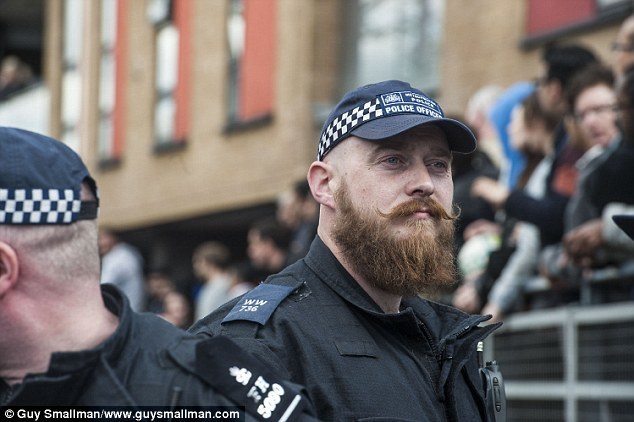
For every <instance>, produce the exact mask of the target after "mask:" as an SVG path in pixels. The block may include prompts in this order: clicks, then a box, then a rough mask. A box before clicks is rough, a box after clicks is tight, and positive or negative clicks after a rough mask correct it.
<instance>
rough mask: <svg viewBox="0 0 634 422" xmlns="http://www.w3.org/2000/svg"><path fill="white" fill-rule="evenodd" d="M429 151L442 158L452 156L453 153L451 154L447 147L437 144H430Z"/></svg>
mask: <svg viewBox="0 0 634 422" xmlns="http://www.w3.org/2000/svg"><path fill="white" fill-rule="evenodd" d="M429 149H430V151H431V153H432V154H433V155H437V156H439V157H444V158H452V157H453V155H452V154H451V151H449V149H447V148H442V147H438V146H432V147H430V148H429Z"/></svg>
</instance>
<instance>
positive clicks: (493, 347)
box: [485, 303, 634, 422]
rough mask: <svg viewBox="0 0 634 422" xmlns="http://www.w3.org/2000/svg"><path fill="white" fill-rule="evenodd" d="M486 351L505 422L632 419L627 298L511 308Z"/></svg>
mask: <svg viewBox="0 0 634 422" xmlns="http://www.w3.org/2000/svg"><path fill="white" fill-rule="evenodd" d="M485 351H486V352H485V353H486V355H485V357H486V358H487V359H488V360H491V359H492V358H495V360H497V361H498V363H499V364H500V369H501V371H502V374H503V375H504V379H505V383H506V396H507V401H508V407H507V416H508V421H509V422H518V421H522V422H524V421H540V422H543V421H557V422H560V421H565V422H577V421H579V422H581V421H584V422H585V421H592V422H617V421H619V422H620V421H634V303H616V304H604V305H596V306H568V307H564V308H558V309H545V310H537V311H532V312H527V313H522V314H515V315H512V316H510V317H509V318H508V319H507V320H505V324H504V326H503V327H502V328H501V329H500V330H498V331H497V332H496V333H495V334H494V335H493V336H492V337H491V338H490V339H489V340H488V342H487V346H486V348H485Z"/></svg>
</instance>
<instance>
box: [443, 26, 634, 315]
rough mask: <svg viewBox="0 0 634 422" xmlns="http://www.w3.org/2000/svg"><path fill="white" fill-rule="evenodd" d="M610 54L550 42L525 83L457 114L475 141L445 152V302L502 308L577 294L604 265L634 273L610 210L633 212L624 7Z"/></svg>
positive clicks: (632, 257) (633, 32)
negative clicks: (457, 152) (454, 153)
mask: <svg viewBox="0 0 634 422" xmlns="http://www.w3.org/2000/svg"><path fill="white" fill-rule="evenodd" d="M613 54H614V55H613V58H612V65H611V66H610V65H609V64H606V63H602V62H601V60H600V59H599V57H598V56H597V55H596V54H595V53H594V52H593V51H592V50H591V49H590V48H588V47H586V46H583V45H578V44H565V45H552V46H549V47H547V48H545V49H544V50H543V53H542V55H541V69H542V72H541V74H540V75H537V77H536V79H535V81H534V82H533V83H517V84H515V85H513V86H511V87H510V88H508V89H507V90H502V89H500V88H498V87H493V86H487V87H484V88H482V89H481V90H480V91H478V92H477V93H476V94H475V95H474V96H473V97H472V99H471V101H470V103H469V107H468V110H467V113H466V116H467V122H468V123H469V124H471V126H472V127H473V130H474V131H475V133H476V134H477V136H478V139H479V140H480V146H481V148H480V152H479V153H478V154H476V155H472V156H470V157H468V158H467V159H466V161H465V160H464V159H462V158H461V159H460V160H456V161H454V166H455V170H454V177H455V182H456V203H457V205H458V206H459V207H460V208H461V209H462V211H463V214H462V219H461V220H460V223H459V227H458V230H457V232H456V234H457V237H456V244H457V245H458V247H459V252H458V255H457V256H458V259H457V260H458V267H459V269H460V276H461V284H460V286H459V287H458V288H457V290H456V291H455V292H454V294H453V296H452V297H451V298H449V300H450V301H451V303H452V304H453V305H454V306H456V307H458V308H460V309H463V310H465V311H466V312H482V313H484V314H492V315H493V317H494V318H493V320H501V319H502V318H503V316H505V315H508V314H509V313H511V312H514V311H518V310H525V309H534V308H539V307H545V306H556V305H561V304H565V303H570V302H578V301H579V300H580V297H579V296H580V291H581V288H582V285H584V283H589V282H591V281H592V280H593V278H595V279H596V278H600V277H603V278H606V277H605V274H609V277H610V278H611V279H617V280H618V279H620V280H627V279H628V278H631V277H633V276H634V242H632V240H631V239H630V238H629V237H627V235H625V233H623V232H622V231H621V230H619V229H618V227H617V226H616V224H615V223H614V221H613V220H612V216H614V215H617V214H632V213H633V212H634V188H633V186H634V171H632V165H634V157H633V153H634V149H633V143H632V141H631V138H630V133H631V131H632V126H631V122H632V115H633V113H634V111H633V110H632V108H631V100H630V98H631V96H630V91H629V90H631V89H632V86H633V85H634V18H629V19H627V20H626V21H625V22H624V23H623V25H622V27H621V29H620V31H619V33H618V37H617V39H616V41H615V42H614V44H613ZM492 145H494V146H492ZM500 151H502V154H500ZM500 155H501V156H502V158H501V159H500ZM626 289H628V288H626ZM536 292H539V294H536ZM618 299H620V300H632V299H634V290H633V289H632V288H631V287H629V294H628V293H626V294H625V296H621V297H620V298H618Z"/></svg>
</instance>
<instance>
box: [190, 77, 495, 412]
mask: <svg viewBox="0 0 634 422" xmlns="http://www.w3.org/2000/svg"><path fill="white" fill-rule="evenodd" d="M474 149H475V139H474V137H473V135H472V133H471V132H470V131H469V130H468V129H467V128H466V127H465V126H464V125H463V124H462V123H459V122H457V121H455V120H450V119H447V118H445V117H444V114H443V111H442V110H441V108H440V107H439V105H438V104H437V103H436V102H435V101H433V100H432V99H431V98H429V97H428V96H426V95H425V94H423V93H422V92H421V91H419V90H417V89H415V88H412V87H411V86H410V85H409V84H407V83H404V82H400V81H385V82H381V83H378V84H374V85H367V86H364V87H362V88H358V89H356V90H354V91H352V92H350V93H348V94H347V95H345V97H344V98H343V99H342V100H341V102H340V103H339V104H338V105H337V106H336V107H335V109H334V110H333V111H332V113H331V114H330V116H329V117H328V120H327V121H326V123H325V124H324V127H323V130H322V134H321V139H320V141H319V147H318V156H317V161H315V162H314V163H313V164H312V165H311V166H310V169H309V171H308V181H309V183H310V188H311V191H312V194H313V196H314V197H315V199H316V200H317V201H318V202H319V204H320V216H319V227H318V235H317V237H316V238H315V240H314V242H313V244H312V246H311V249H310V251H309V252H308V255H307V256H306V257H305V258H304V259H303V260H300V261H299V262H297V263H295V264H293V265H291V266H289V267H287V268H286V269H285V270H283V271H282V272H280V273H279V274H277V275H274V276H271V277H269V278H268V279H267V280H266V281H265V282H264V283H262V284H260V285H259V286H258V287H257V288H256V289H254V290H253V291H251V292H250V293H247V294H246V295H245V296H243V297H241V298H238V299H237V300H234V301H233V302H229V303H228V304H227V305H225V306H224V307H222V308H220V309H219V310H218V311H216V312H214V313H212V314H211V315H209V316H207V317H206V318H204V319H203V320H201V321H199V322H198V323H197V324H195V325H194V327H192V329H191V331H193V332H196V333H205V334H207V335H219V334H225V335H228V336H230V337H232V338H233V339H234V340H235V341H236V342H237V343H238V344H240V345H241V346H242V347H243V348H245V349H247V350H249V351H251V352H252V353H253V354H255V355H256V356H258V357H260V358H262V359H263V360H265V361H266V362H268V364H269V366H270V367H272V368H275V369H277V370H279V371H285V373H286V374H288V376H290V379H291V380H293V381H295V382H298V383H303V384H304V385H306V386H307V389H308V392H309V395H310V396H311V398H312V400H313V402H314V403H315V405H316V406H317V413H318V416H319V417H320V418H323V419H326V420H338V421H339V420H350V419H355V420H357V419H359V420H363V419H365V418H368V420H369V419H372V420H411V421H423V420H424V421H446V420H461V421H466V420H468V421H476V420H487V419H488V418H489V415H488V414H487V413H488V411H487V405H486V403H485V400H484V397H483V396H484V390H485V389H484V386H483V382H482V379H481V377H480V373H479V370H478V359H477V357H476V345H477V343H478V342H479V341H481V340H482V339H484V338H485V337H486V336H487V335H488V334H489V333H490V332H491V331H492V330H493V329H495V327H496V326H497V325H496V326H487V327H479V326H478V325H479V324H480V323H481V322H483V321H485V320H487V319H488V317H483V316H469V315H467V314H464V313H462V312H460V311H458V310H456V309H454V308H450V307H447V306H443V305H440V304H437V303H433V302H430V301H427V300H423V299H420V298H419V297H418V295H419V294H426V293H430V292H432V291H434V290H436V289H438V288H439V287H442V286H446V285H448V284H451V283H452V282H453V279H454V268H453V257H452V236H453V220H454V219H455V216H454V215H453V213H452V211H451V210H452V197H453V182H452V177H451V159H452V153H453V152H459V153H469V152H471V151H473V150H474ZM494 378H496V379H497V377H494Z"/></svg>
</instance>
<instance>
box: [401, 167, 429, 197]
mask: <svg viewBox="0 0 634 422" xmlns="http://www.w3.org/2000/svg"><path fill="white" fill-rule="evenodd" d="M435 190H436V187H435V186H434V182H433V180H432V178H431V176H430V175H429V170H428V169H427V166H426V165H424V164H421V165H418V166H416V167H415V168H414V169H412V174H411V176H410V180H409V183H408V185H407V194H408V195H409V196H419V197H426V196H430V195H432V194H433V193H434V191H435Z"/></svg>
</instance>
